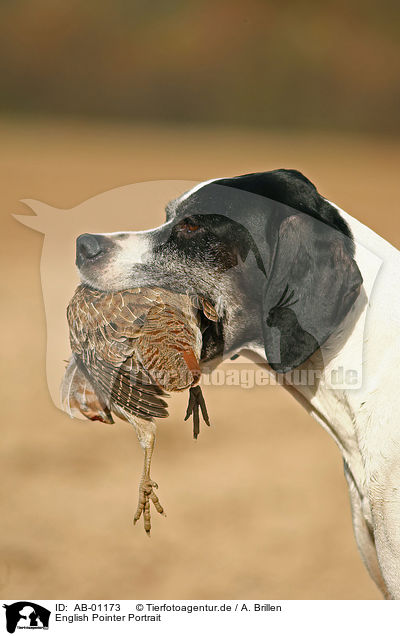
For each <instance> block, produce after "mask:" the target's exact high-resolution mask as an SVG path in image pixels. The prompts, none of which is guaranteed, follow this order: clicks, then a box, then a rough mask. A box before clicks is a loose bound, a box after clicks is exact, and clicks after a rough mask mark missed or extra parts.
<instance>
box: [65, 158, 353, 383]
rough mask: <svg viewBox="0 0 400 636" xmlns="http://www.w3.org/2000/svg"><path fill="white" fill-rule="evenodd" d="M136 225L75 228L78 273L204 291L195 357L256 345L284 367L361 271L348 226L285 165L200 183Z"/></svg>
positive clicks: (349, 297) (96, 282)
mask: <svg viewBox="0 0 400 636" xmlns="http://www.w3.org/2000/svg"><path fill="white" fill-rule="evenodd" d="M166 213H167V218H166V222H165V223H164V224H163V225H161V226H160V227H158V228H155V229H153V230H149V231H146V232H127V233H114V234H97V235H94V234H83V235H81V236H80V237H79V238H78V239H77V248H76V262H77V266H78V268H79V271H80V276H81V280H82V282H84V283H85V284H87V285H89V286H91V287H94V288H96V289H100V290H105V291H107V290H110V291H111V290H121V289H127V288H131V287H138V286H151V285H157V286H161V287H165V288H168V289H172V290H175V291H179V292H184V293H190V294H193V295H199V296H203V297H205V298H207V299H208V300H209V301H210V302H211V303H212V304H213V305H214V307H215V308H216V310H217V313H218V316H219V319H220V320H219V322H218V323H217V324H215V323H212V324H211V323H210V324H207V321H206V320H205V321H204V325H203V329H204V331H203V353H202V359H203V360H204V361H208V360H211V359H216V358H217V357H219V356H220V355H222V353H224V352H225V353H226V354H229V353H231V352H233V351H236V350H238V349H240V348H242V347H248V346H249V345H260V344H263V345H264V347H265V352H266V356H267V360H268V362H269V363H270V365H271V366H272V368H273V369H275V370H276V371H277V372H286V371H289V370H291V369H293V368H295V367H297V366H299V365H300V364H301V363H302V362H304V361H305V360H307V359H308V358H309V357H310V356H311V355H312V354H313V353H314V351H316V350H317V349H318V348H319V347H320V346H321V345H322V344H323V343H324V342H325V341H326V339H327V338H328V337H329V336H330V335H331V334H332V333H333V332H334V331H335V330H336V328H337V327H338V326H339V325H340V323H341V322H342V320H343V319H344V317H345V316H346V314H347V313H348V312H349V310H350V308H351V307H352V305H353V303H354V301H355V299H356V298H357V296H358V294H359V291H360V287H361V284H362V277H361V274H360V272H359V270H358V267H357V265H356V263H355V261H354V258H353V257H354V246H353V241H352V236H351V233H350V230H349V228H348V226H347V224H346V222H345V221H344V219H343V218H342V217H341V216H340V214H339V212H338V211H337V210H336V208H334V207H333V206H332V205H331V204H329V203H328V201H326V200H325V199H324V198H323V197H321V195H320V194H319V193H318V192H317V190H316V188H315V187H314V185H313V184H312V183H311V182H310V181H309V180H308V179H306V178H305V177H304V176H303V175H302V174H301V173H299V172H297V171H294V170H275V171H272V172H264V173H257V174H251V175H243V176H240V177H235V178H231V179H217V180H213V181H209V182H205V183H202V184H200V185H199V186H197V187H195V188H193V189H192V190H190V191H189V192H187V193H185V194H183V195H182V196H181V197H179V198H178V199H176V200H174V201H172V202H171V203H169V204H168V205H167V208H166Z"/></svg>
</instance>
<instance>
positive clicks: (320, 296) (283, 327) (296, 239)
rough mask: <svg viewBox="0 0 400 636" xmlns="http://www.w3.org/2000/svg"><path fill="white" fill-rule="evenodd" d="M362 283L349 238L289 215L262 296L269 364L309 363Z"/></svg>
mask: <svg viewBox="0 0 400 636" xmlns="http://www.w3.org/2000/svg"><path fill="white" fill-rule="evenodd" d="M361 285H362V276H361V274H360V271H359V269H358V267H357V264H356V262H355V261H354V259H353V245H352V240H351V239H350V238H348V237H346V236H344V234H342V233H341V232H340V231H338V230H337V229H334V228H332V227H330V226H329V225H327V224H325V223H323V222H321V221H317V220H316V219H314V218H312V217H310V216H308V215H307V214H303V213H294V214H293V215H291V216H288V217H286V218H285V219H284V220H283V221H282V223H281V224H280V227H279V231H278V238H277V242H276V246H275V253H274V257H273V261H272V266H271V269H270V272H269V274H268V278H267V282H266V287H265V291H264V295H263V312H262V320H263V335H264V346H265V353H266V356H267V360H268V362H269V364H270V366H271V367H272V368H273V369H274V370H275V371H277V372H278V373H287V372H288V371H291V370H292V369H294V368H296V367H298V366H299V365H300V364H302V363H303V362H305V361H306V360H307V359H308V358H309V357H310V356H311V355H312V354H313V353H314V352H315V351H316V350H317V349H318V348H319V347H320V346H321V345H322V344H323V343H324V342H325V340H326V339H327V338H328V337H329V336H330V335H331V334H332V333H333V332H334V331H335V330H336V329H337V327H338V326H339V325H340V323H341V322H342V320H343V318H344V317H345V316H346V314H347V313H348V311H349V310H350V308H351V307H352V305H353V303H354V301H355V300H356V298H357V296H358V294H359V292H360V287H361Z"/></svg>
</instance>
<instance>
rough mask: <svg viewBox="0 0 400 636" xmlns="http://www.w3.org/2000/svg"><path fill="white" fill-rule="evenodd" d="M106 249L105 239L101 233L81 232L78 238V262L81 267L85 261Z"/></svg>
mask: <svg viewBox="0 0 400 636" xmlns="http://www.w3.org/2000/svg"><path fill="white" fill-rule="evenodd" d="M104 249H105V241H104V240H103V238H102V236H100V235H99V234H81V235H80V236H78V238H77V239H76V264H77V266H78V267H80V266H81V265H82V264H83V263H84V262H85V261H87V260H90V259H92V258H95V256H99V255H100V254H101V253H102V252H103V251H104Z"/></svg>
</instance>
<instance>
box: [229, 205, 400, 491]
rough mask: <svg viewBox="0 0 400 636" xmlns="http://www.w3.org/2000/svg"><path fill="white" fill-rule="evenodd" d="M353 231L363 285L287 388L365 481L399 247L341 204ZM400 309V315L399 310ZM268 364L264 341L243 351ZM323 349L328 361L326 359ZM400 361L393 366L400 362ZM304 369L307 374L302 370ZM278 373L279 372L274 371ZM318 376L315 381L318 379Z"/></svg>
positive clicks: (398, 272)
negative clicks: (364, 451)
mask: <svg viewBox="0 0 400 636" xmlns="http://www.w3.org/2000/svg"><path fill="white" fill-rule="evenodd" d="M339 211H340V214H341V215H342V216H343V218H344V219H345V220H346V221H347V223H348V224H349V226H350V229H351V231H352V233H353V236H354V242H355V247H356V252H355V260H356V262H357V264H358V267H359V269H360V271H361V274H362V276H363V286H362V289H361V292H360V295H359V297H358V299H357V301H356V303H355V304H354V306H353V308H352V309H351V311H350V312H349V314H348V315H347V316H346V318H345V320H344V321H343V323H342V325H341V326H340V329H339V330H338V331H337V332H336V333H335V334H334V335H333V336H332V337H331V338H329V340H328V341H327V342H326V343H325V345H324V346H323V347H322V350H321V352H317V354H314V356H312V358H310V360H308V361H307V362H306V363H305V364H304V365H302V367H301V368H300V369H299V370H298V371H297V374H293V375H292V377H290V376H289V377H288V382H287V383H286V382H285V384H284V386H285V388H286V389H287V390H288V391H289V392H290V393H291V394H292V395H293V397H295V398H296V399H297V400H298V401H299V402H300V403H301V404H302V405H303V406H304V408H306V410H307V411H308V412H309V413H310V415H312V416H313V417H314V418H315V419H316V420H317V421H319V423H320V424H321V425H322V426H323V427H324V428H325V429H326V430H327V431H328V432H329V433H330V435H331V436H332V437H333V438H334V439H335V441H336V443H337V445H338V446H339V448H340V450H341V452H342V455H343V457H344V459H345V460H346V462H347V464H348V465H349V466H350V469H351V471H352V473H353V475H354V478H355V480H356V482H357V483H358V484H361V483H362V482H363V465H364V462H365V458H364V457H363V456H362V447H363V440H364V439H365V437H366V436H367V435H368V434H369V427H368V422H369V421H370V420H371V417H372V416H373V415H374V412H375V410H376V409H377V404H376V399H377V398H376V391H375V389H376V387H377V386H378V385H379V383H381V382H382V381H385V382H387V381H392V382H393V379H392V380H390V379H389V380H387V379H384V378H383V377H382V374H384V372H385V368H386V365H384V360H383V359H384V357H385V356H387V355H391V354H390V348H391V347H393V344H391V343H390V333H393V330H391V329H390V322H391V321H397V322H399V321H400V315H399V314H400V310H396V309H395V307H394V306H393V305H395V304H396V303H393V302H392V300H393V298H394V297H396V296H397V294H398V291H397V290H398V289H399V284H400V280H399V277H400V253H399V252H398V251H397V250H396V249H395V248H394V247H393V246H392V245H390V244H389V243H387V242H386V241H385V240H384V239H382V238H381V237H379V236H378V235H377V234H375V233H374V232H373V231H372V230H370V229H369V228H367V227H366V226H364V225H362V224H361V223H359V222H358V221H357V220H356V219H353V218H352V217H351V216H350V215H348V214H346V213H345V212H343V211H342V210H339ZM395 311H397V315H395V314H394V312H395ZM242 353H243V354H244V355H246V356H247V357H250V358H251V359H252V360H254V361H255V362H258V363H262V364H264V365H266V368H268V369H269V371H270V373H271V374H272V375H274V376H275V373H274V372H273V371H272V369H270V368H269V367H268V365H267V361H266V357H265V353H264V349H263V347H262V346H261V344H260V342H258V343H252V344H251V345H250V346H249V347H248V349H246V351H243V352H242ZM321 353H322V360H323V364H321ZM397 366H398V364H396V365H395V366H394V367H392V368H397ZM302 374H303V375H302ZM275 377H276V376H275ZM313 380H314V381H313Z"/></svg>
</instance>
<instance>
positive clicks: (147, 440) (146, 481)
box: [133, 429, 165, 535]
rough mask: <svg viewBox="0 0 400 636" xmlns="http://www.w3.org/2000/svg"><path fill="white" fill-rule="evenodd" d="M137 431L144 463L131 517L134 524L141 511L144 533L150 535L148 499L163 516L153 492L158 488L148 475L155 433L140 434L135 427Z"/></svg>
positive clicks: (161, 508)
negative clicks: (142, 449)
mask: <svg viewBox="0 0 400 636" xmlns="http://www.w3.org/2000/svg"><path fill="white" fill-rule="evenodd" d="M141 432H142V431H141ZM137 433H138V437H139V441H140V444H141V446H142V447H143V448H144V464H143V473H142V478H141V480H140V485H139V502H138V507H137V509H136V513H135V516H134V518H133V523H134V524H135V523H136V522H137V521H139V519H140V517H141V515H142V513H143V521H144V529H145V531H146V533H147V534H148V535H150V530H151V520H150V500H151V501H152V502H153V504H154V507H155V509H156V510H157V512H159V513H160V514H161V515H164V516H165V513H164V509H163V507H162V505H161V504H160V501H159V499H158V497H157V495H156V494H155V492H154V488H158V484H156V482H155V481H153V480H152V479H151V477H150V466H151V457H152V455H153V448H154V442H155V435H154V433H153V432H151V433H149V432H147V433H146V434H144V435H143V434H142V435H141V434H140V433H139V431H138V429H137Z"/></svg>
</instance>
